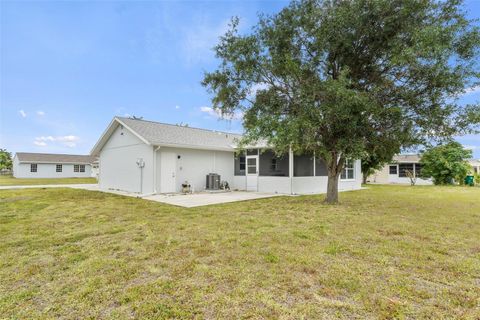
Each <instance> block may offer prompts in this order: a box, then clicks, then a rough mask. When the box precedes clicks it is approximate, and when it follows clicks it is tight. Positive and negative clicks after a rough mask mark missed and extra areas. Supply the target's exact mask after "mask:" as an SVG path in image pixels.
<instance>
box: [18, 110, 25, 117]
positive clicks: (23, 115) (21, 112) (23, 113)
mask: <svg viewBox="0 0 480 320" xmlns="http://www.w3.org/2000/svg"><path fill="white" fill-rule="evenodd" d="M18 113H20V115H21V116H22V118H26V117H27V113H26V112H25V111H23V110H20V111H18Z"/></svg>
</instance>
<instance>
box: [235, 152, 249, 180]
mask: <svg viewBox="0 0 480 320" xmlns="http://www.w3.org/2000/svg"><path fill="white" fill-rule="evenodd" d="M245 168H246V159H245V154H238V155H235V170H234V175H236V176H244V175H245V172H246V170H245Z"/></svg>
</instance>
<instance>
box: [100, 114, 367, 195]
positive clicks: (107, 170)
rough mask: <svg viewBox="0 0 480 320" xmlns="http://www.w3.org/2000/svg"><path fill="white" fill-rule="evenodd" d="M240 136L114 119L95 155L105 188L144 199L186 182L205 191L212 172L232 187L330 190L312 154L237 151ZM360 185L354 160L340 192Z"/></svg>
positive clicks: (288, 191)
mask: <svg viewBox="0 0 480 320" xmlns="http://www.w3.org/2000/svg"><path fill="white" fill-rule="evenodd" d="M241 138H242V136H241V135H239V134H234V133H228V132H219V131H214V130H206V129H199V128H192V127H188V126H183V125H172V124H165V123H159V122H153V121H147V120H143V119H137V118H124V117H115V118H113V120H112V121H111V123H110V124H109V125H108V127H107V129H106V130H105V132H104V133H103V134H102V136H101V137H100V138H99V140H98V142H97V143H96V144H95V146H94V147H93V149H92V151H91V154H92V155H93V156H96V157H98V161H99V168H100V169H99V185H100V188H101V189H113V190H121V191H127V192H135V193H139V194H143V195H146V194H156V193H176V192H180V191H181V190H182V184H188V185H190V186H191V189H193V190H194V191H202V190H205V189H206V188H207V187H208V188H209V189H211V188H212V187H211V186H208V185H207V175H208V174H210V173H214V174H216V175H218V176H220V180H221V181H226V182H228V184H229V186H230V188H231V189H238V190H247V191H258V192H270V193H284V194H307V193H324V192H326V189H327V170H326V166H325V163H324V162H323V160H321V159H320V158H318V157H316V156H315V155H314V154H311V155H294V154H293V153H292V152H289V153H287V154H284V155H278V154H275V153H274V152H273V150H271V149H269V148H268V147H267V146H266V144H265V143H264V142H262V143H259V144H258V145H255V146H251V147H250V146H249V147H248V149H247V150H239V149H238V144H239V141H240V139H241ZM218 176H217V177H218ZM360 186H361V167H360V161H359V160H356V161H354V160H350V161H348V162H347V166H346V168H345V169H344V171H343V172H342V175H341V177H340V182H339V189H340V190H352V189H360ZM215 187H216V186H213V188H215ZM217 187H218V186H217Z"/></svg>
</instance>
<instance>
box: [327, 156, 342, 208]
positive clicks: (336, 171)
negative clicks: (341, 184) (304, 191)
mask: <svg viewBox="0 0 480 320" xmlns="http://www.w3.org/2000/svg"><path fill="white" fill-rule="evenodd" d="M330 157H331V158H330V159H329V161H328V162H327V169H328V183H327V196H326V198H325V202H326V203H328V204H336V203H338V179H339V177H340V173H341V172H342V169H343V164H344V162H345V159H343V158H340V159H339V157H338V155H337V153H336V152H332V153H331V155H330Z"/></svg>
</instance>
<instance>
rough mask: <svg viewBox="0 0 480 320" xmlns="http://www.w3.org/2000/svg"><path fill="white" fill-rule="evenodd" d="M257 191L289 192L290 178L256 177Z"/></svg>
mask: <svg viewBox="0 0 480 320" xmlns="http://www.w3.org/2000/svg"><path fill="white" fill-rule="evenodd" d="M258 191H259V192H272V193H284V194H290V193H291V190H290V178H289V177H269V176H260V177H258Z"/></svg>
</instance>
